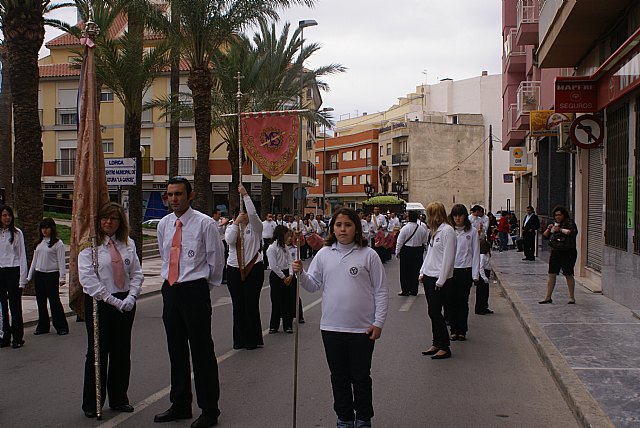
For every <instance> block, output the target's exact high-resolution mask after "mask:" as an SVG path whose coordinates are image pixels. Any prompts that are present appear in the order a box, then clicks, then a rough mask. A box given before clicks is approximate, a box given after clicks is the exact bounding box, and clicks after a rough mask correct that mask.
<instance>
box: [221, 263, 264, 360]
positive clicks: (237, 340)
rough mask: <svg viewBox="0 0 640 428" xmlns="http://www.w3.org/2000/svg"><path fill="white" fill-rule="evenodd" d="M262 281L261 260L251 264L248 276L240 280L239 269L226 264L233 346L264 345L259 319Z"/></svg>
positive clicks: (237, 347) (252, 346) (253, 346)
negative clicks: (231, 312) (231, 309)
mask: <svg viewBox="0 0 640 428" xmlns="http://www.w3.org/2000/svg"><path fill="white" fill-rule="evenodd" d="M263 281H264V268H263V265H262V262H258V263H256V264H255V265H254V266H253V269H251V272H250V273H249V276H247V277H246V278H245V280H244V281H241V280H240V269H238V268H236V267H233V266H228V268H227V287H229V294H231V304H232V307H233V348H234V349H240V348H255V347H256V346H262V345H264V341H263V338H262V322H261V321H260V292H261V291H262V283H263Z"/></svg>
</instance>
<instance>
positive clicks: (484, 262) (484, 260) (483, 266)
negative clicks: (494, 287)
mask: <svg viewBox="0 0 640 428" xmlns="http://www.w3.org/2000/svg"><path fill="white" fill-rule="evenodd" d="M489 262H491V254H489V253H487V254H480V278H482V279H483V280H484V282H486V283H487V284H488V283H489V278H487V273H486V272H485V270H491V264H490V263H489Z"/></svg>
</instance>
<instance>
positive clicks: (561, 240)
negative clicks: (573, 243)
mask: <svg viewBox="0 0 640 428" xmlns="http://www.w3.org/2000/svg"><path fill="white" fill-rule="evenodd" d="M549 246H550V247H551V248H552V249H554V250H566V249H567V235H565V234H564V233H562V232H554V233H553V234H552V235H551V237H550V238H549Z"/></svg>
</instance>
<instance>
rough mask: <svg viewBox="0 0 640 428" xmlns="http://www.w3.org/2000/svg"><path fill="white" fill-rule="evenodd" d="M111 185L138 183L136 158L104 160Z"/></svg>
mask: <svg viewBox="0 0 640 428" xmlns="http://www.w3.org/2000/svg"><path fill="white" fill-rule="evenodd" d="M104 167H105V170H106V173H107V185H109V186H133V185H135V184H136V160H135V159H134V158H108V159H105V160H104Z"/></svg>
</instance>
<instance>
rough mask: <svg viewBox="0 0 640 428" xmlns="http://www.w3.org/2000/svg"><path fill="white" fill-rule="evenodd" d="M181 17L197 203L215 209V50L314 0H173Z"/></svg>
mask: <svg viewBox="0 0 640 428" xmlns="http://www.w3.org/2000/svg"><path fill="white" fill-rule="evenodd" d="M173 3H174V6H175V11H176V14H177V16H179V17H180V22H181V30H182V31H181V32H180V35H179V39H180V46H181V49H182V53H183V56H184V58H185V60H186V61H187V63H188V64H189V78H188V80H187V84H188V86H189V89H190V90H191V93H192V96H193V111H194V120H195V131H196V157H197V161H196V170H195V174H194V190H195V191H196V196H195V200H194V206H195V207H196V208H197V209H200V210H202V211H205V212H208V211H209V210H210V209H211V187H210V183H209V181H210V180H209V174H210V173H209V154H210V152H211V120H212V118H211V91H212V89H213V76H212V69H211V63H212V59H213V56H214V54H215V53H216V52H217V51H218V49H219V48H220V47H221V46H222V45H223V44H224V43H227V42H229V41H230V40H231V38H232V36H233V35H234V34H236V33H238V32H240V31H241V30H242V29H243V28H245V27H246V26H248V25H250V24H253V23H255V22H257V21H258V20H259V19H261V18H273V19H275V18H277V16H278V14H277V10H278V8H281V7H289V6H291V5H293V4H305V5H309V6H311V5H313V4H314V3H315V1H314V0H173Z"/></svg>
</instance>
